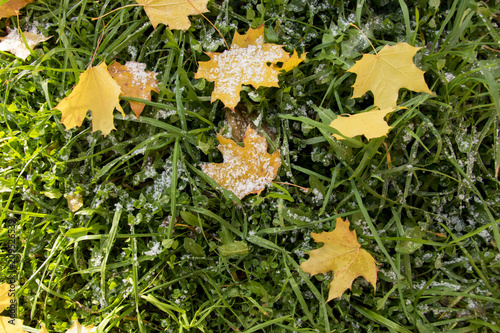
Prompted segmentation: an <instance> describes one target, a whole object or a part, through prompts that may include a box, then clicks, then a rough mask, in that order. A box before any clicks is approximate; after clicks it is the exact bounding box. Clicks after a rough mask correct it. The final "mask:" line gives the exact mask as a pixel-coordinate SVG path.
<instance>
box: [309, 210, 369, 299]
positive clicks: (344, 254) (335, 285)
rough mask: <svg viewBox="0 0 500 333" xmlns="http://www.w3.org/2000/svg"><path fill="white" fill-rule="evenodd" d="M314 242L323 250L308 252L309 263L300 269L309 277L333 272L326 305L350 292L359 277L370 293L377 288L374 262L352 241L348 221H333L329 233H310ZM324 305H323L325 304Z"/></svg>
mask: <svg viewBox="0 0 500 333" xmlns="http://www.w3.org/2000/svg"><path fill="white" fill-rule="evenodd" d="M311 235H312V237H313V239H314V241H315V242H317V243H319V242H322V243H324V245H323V247H321V248H319V249H316V250H312V251H311V252H310V253H309V259H307V260H306V261H304V262H303V263H302V264H301V265H300V268H302V270H303V271H304V272H306V273H309V274H311V276H313V275H315V274H318V273H327V272H330V271H333V272H334V273H335V274H334V277H333V280H332V282H330V292H329V294H328V301H330V300H332V299H334V298H338V297H341V296H342V294H343V293H344V292H345V291H346V290H347V289H350V288H351V285H352V282H353V280H354V279H356V278H357V277H359V276H362V277H364V278H365V279H366V280H367V281H368V282H369V283H371V285H372V286H373V288H374V289H376V287H377V285H376V282H377V271H378V268H377V266H376V264H375V259H373V257H372V256H371V254H370V253H368V252H366V251H365V250H363V249H361V245H360V244H359V243H358V239H357V237H356V230H353V231H350V230H349V221H348V220H347V219H346V220H345V221H343V220H342V219H341V218H337V225H336V226H335V229H334V230H333V231H331V232H322V233H319V234H317V233H314V232H312V233H311ZM328 301H327V302H328Z"/></svg>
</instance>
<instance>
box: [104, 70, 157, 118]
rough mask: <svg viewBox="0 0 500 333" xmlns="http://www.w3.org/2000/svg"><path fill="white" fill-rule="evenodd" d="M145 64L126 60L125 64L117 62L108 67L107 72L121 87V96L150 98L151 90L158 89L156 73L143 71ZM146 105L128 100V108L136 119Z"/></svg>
mask: <svg viewBox="0 0 500 333" xmlns="http://www.w3.org/2000/svg"><path fill="white" fill-rule="evenodd" d="M145 69H146V64H143V63H140V62H135V61H127V62H126V63H125V65H121V64H119V63H118V62H115V63H113V64H112V65H110V66H109V67H108V71H109V74H111V77H112V78H113V79H115V81H116V82H117V83H118V84H119V85H120V87H121V88H122V92H123V94H122V95H123V96H129V97H137V98H142V99H145V100H148V101H150V100H151V90H153V91H156V92H157V93H159V91H158V81H157V80H156V73H155V72H149V71H145ZM145 106H146V105H145V104H144V103H139V102H130V108H131V109H132V111H134V113H135V115H136V116H137V119H139V116H140V115H141V113H142V110H144V107H145Z"/></svg>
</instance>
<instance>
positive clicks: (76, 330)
mask: <svg viewBox="0 0 500 333" xmlns="http://www.w3.org/2000/svg"><path fill="white" fill-rule="evenodd" d="M96 329H97V327H94V325H88V326H85V327H84V326H83V325H82V324H80V323H79V322H78V319H77V320H75V322H74V323H73V325H71V327H70V328H68V330H67V331H66V333H91V332H95V331H96Z"/></svg>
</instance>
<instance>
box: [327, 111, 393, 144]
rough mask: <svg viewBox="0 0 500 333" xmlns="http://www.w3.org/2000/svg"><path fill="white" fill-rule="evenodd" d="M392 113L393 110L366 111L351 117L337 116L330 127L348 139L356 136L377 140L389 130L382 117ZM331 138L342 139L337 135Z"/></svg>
mask: <svg viewBox="0 0 500 333" xmlns="http://www.w3.org/2000/svg"><path fill="white" fill-rule="evenodd" d="M392 111H394V108H388V109H384V110H375V111H368V112H364V113H360V114H355V115H353V116H349V115H346V116H345V115H342V116H340V115H339V116H337V118H335V119H334V120H333V121H332V122H331V123H330V127H333V128H335V129H336V130H337V131H339V132H340V133H342V134H343V135H344V136H346V137H348V138H353V137H355V136H357V135H364V136H366V138H367V139H372V138H378V137H381V136H385V135H387V133H388V132H389V130H390V129H391V127H390V126H389V125H387V122H386V121H385V120H384V117H385V116H386V115H387V114H388V113H390V112H392ZM333 136H334V137H335V138H336V139H337V140H342V139H343V137H342V136H341V135H338V134H333Z"/></svg>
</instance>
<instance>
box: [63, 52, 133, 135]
mask: <svg viewBox="0 0 500 333" xmlns="http://www.w3.org/2000/svg"><path fill="white" fill-rule="evenodd" d="M120 93H121V89H120V86H119V85H118V83H116V81H115V80H113V78H112V77H111V75H110V74H109V72H108V69H107V68H106V64H105V63H104V62H102V63H101V64H100V65H98V66H96V67H91V68H89V69H87V70H86V71H85V72H83V73H82V74H80V80H79V82H78V84H77V85H76V86H75V87H74V88H73V91H72V92H71V93H70V94H69V96H67V97H65V98H64V99H63V100H62V101H60V102H59V104H57V106H56V107H55V108H56V109H58V110H61V112H62V118H61V122H62V123H63V124H64V126H66V129H67V130H68V129H70V128H73V127H75V126H80V125H81V124H82V122H83V119H84V118H85V116H86V115H87V111H88V110H91V111H92V132H95V131H98V130H100V131H102V134H103V135H105V136H106V135H108V134H109V132H111V130H113V129H115V126H114V125H113V110H114V109H115V108H117V109H118V110H119V111H120V112H121V113H122V115H123V116H124V117H125V113H124V112H123V110H122V108H121V106H120V103H119V96H120Z"/></svg>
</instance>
